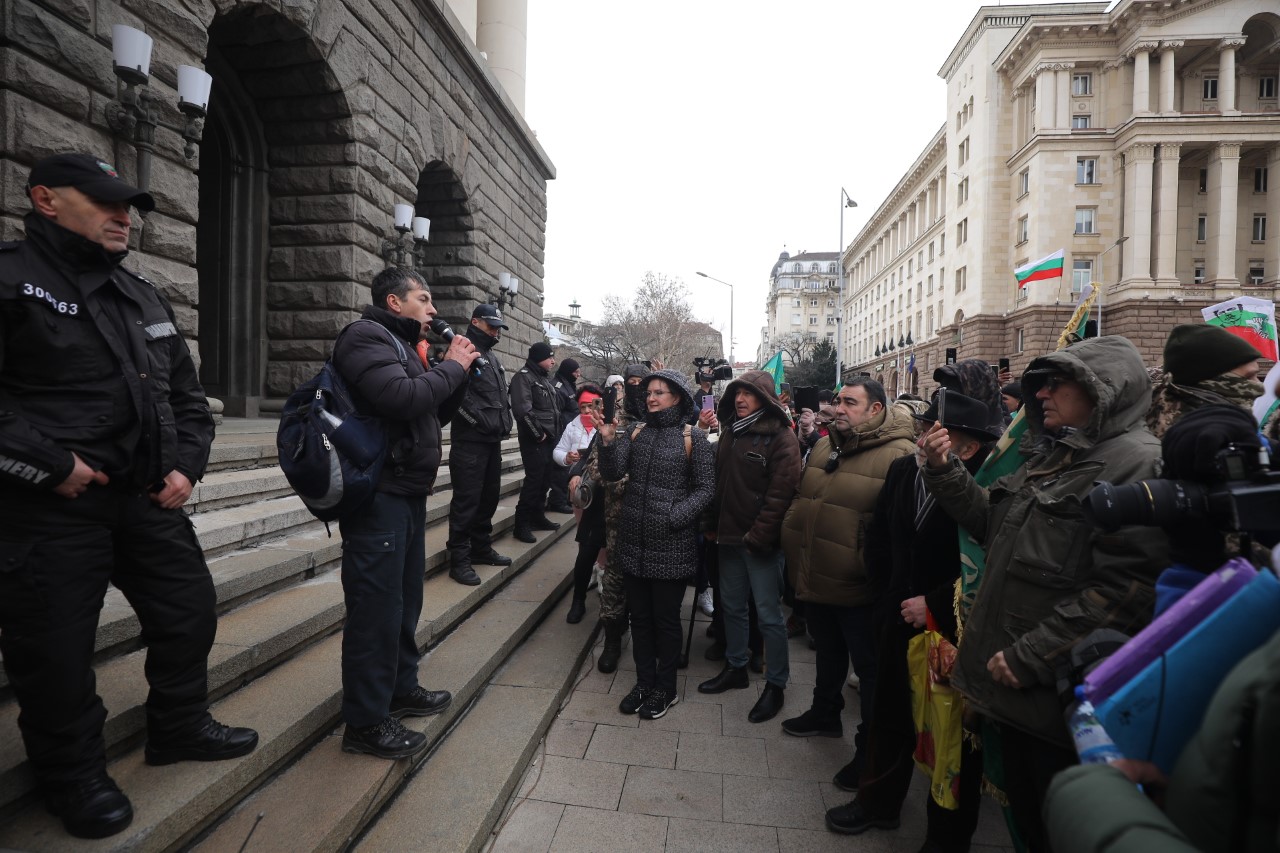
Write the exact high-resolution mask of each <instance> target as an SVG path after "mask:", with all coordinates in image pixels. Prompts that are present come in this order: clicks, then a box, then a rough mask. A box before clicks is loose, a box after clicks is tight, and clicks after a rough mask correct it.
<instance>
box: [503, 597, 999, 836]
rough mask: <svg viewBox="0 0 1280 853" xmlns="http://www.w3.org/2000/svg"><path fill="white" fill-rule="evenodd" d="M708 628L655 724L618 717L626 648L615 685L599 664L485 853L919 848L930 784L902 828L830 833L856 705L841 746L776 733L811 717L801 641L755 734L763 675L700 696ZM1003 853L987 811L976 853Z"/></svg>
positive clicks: (849, 706) (911, 804)
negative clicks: (781, 691)
mask: <svg viewBox="0 0 1280 853" xmlns="http://www.w3.org/2000/svg"><path fill="white" fill-rule="evenodd" d="M691 596H692V592H690V598H689V599H687V600H686V602H685V606H684V612H685V613H686V614H687V613H688V612H689V606H690V603H691ZM590 603H591V604H593V605H594V603H595V601H594V598H593V599H592V601H591V602H590ZM565 607H567V603H566V604H565ZM560 610H563V607H562V608H560ZM698 617H699V619H700V620H703V619H705V617H703V616H702V614H698ZM548 618H563V613H562V612H560V611H557V612H556V613H553V614H552V615H551V616H549V617H548ZM686 624H687V623H686ZM704 629H705V622H700V623H699V624H698V626H697V627H696V629H695V631H694V640H693V653H692V654H691V655H690V661H689V668H688V669H686V670H683V671H682V674H681V676H680V679H679V683H678V686H679V690H680V702H679V704H677V705H676V706H674V707H673V708H672V709H671V710H670V711H668V712H667V714H666V716H665V717H663V718H662V719H660V720H653V721H644V720H640V719H639V718H638V717H637V716H635V715H630V716H627V715H624V714H622V713H620V712H619V711H618V702H619V701H620V700H621V699H622V697H623V696H625V695H626V694H627V692H628V691H629V690H630V689H631V687H632V686H633V685H634V684H635V665H634V664H633V663H632V661H631V658H630V647H629V645H628V646H627V647H625V648H624V651H623V659H622V664H621V666H620V667H619V669H618V671H617V672H616V673H614V674H612V675H602V674H601V673H599V672H597V671H596V669H595V654H594V653H593V655H592V656H591V658H590V659H589V660H588V661H587V666H586V667H584V670H583V676H582V678H581V680H580V682H579V683H578V684H577V686H576V687H575V688H574V690H573V693H572V694H571V695H570V697H569V701H568V703H567V704H566V705H565V707H564V708H563V709H562V710H561V712H560V715H559V716H558V717H557V719H556V721H555V722H554V723H553V724H552V726H551V730H550V732H548V734H547V738H546V743H545V745H544V749H542V750H541V751H540V752H539V754H538V755H537V756H535V758H534V760H533V761H532V762H531V763H530V765H529V769H528V771H527V773H526V774H525V778H524V781H523V782H522V784H521V786H520V789H519V791H518V793H517V795H516V796H515V797H514V798H513V800H512V802H511V804H510V805H509V806H508V810H507V812H506V814H505V815H504V817H503V821H502V822H501V823H500V824H499V830H498V833H497V836H496V838H495V839H494V840H493V842H492V843H491V844H490V846H489V850H490V851H491V853H548V851H553V853H586V851H630V850H636V851H645V853H654V851H662V850H665V851H668V852H669V853H675V851H680V853H695V851H697V853H711V851H732V853H748V852H749V851H770V853H792V851H795V853H815V852H816V851H825V850H858V851H867V853H914V852H915V851H916V850H917V849H918V848H919V847H920V845H921V843H922V842H923V839H924V819H925V818H924V798H925V797H926V796H927V793H928V791H927V787H926V785H925V783H924V776H923V775H922V774H917V776H916V782H915V784H914V785H913V788H912V793H911V795H910V796H909V797H908V799H907V802H906V804H905V806H904V807H903V811H902V826H901V828H899V829H898V830H894V831H885V830H870V831H869V832H867V833H864V834H863V835H859V836H844V835H838V834H836V833H833V832H830V831H828V830H827V829H826V826H825V824H824V822H823V815H824V813H825V811H826V810H827V809H828V808H831V807H832V806H836V805H840V804H842V803H844V802H847V801H848V800H849V799H850V798H851V797H852V795H851V794H847V793H845V792H844V791H841V790H840V789H839V788H837V787H835V786H834V785H833V784H831V777H832V776H833V775H834V774H835V772H836V771H837V770H838V769H840V767H841V766H843V765H844V764H845V762H847V761H848V760H849V759H850V758H852V756H853V732H854V729H855V728H856V726H857V721H858V714H859V704H858V694H857V692H856V691H855V690H853V689H852V688H848V689H846V691H845V701H846V708H845V719H844V737H843V738H841V739H839V740H837V739H834V738H794V737H790V736H788V735H787V734H785V733H784V732H783V731H782V728H781V727H780V725H779V723H780V722H781V721H782V720H783V719H785V718H787V717H790V716H795V715H798V714H800V713H802V712H803V711H804V710H805V709H806V708H808V706H809V699H810V691H811V689H812V685H813V678H814V665H813V652H812V651H811V650H810V649H809V647H808V643H807V641H806V640H804V639H794V640H792V641H791V684H790V685H789V687H788V689H787V704H786V707H785V708H784V709H783V711H782V713H781V714H779V716H778V717H777V718H775V719H774V720H771V721H770V722H767V723H761V724H759V725H756V724H752V723H750V722H748V721H747V711H748V710H750V708H751V706H752V705H753V704H754V703H755V700H756V698H757V697H758V696H759V692H760V689H761V686H762V685H763V677H762V676H756V675H754V674H753V675H752V678H753V682H752V685H751V687H750V688H749V689H747V690H733V691H729V692H728V693H723V694H720V695H718V696H704V695H702V694H700V693H698V691H697V686H698V682H700V681H702V680H704V679H706V678H709V677H710V676H712V675H715V674H716V673H717V672H719V671H720V667H721V666H722V664H721V663H719V662H715V663H713V662H711V661H708V660H706V659H705V658H704V657H703V652H704V651H705V649H706V647H707V646H708V645H709V644H710V640H708V639H707V638H706V636H705V630H704ZM598 651H599V646H597V648H596V650H595V652H596V653H598ZM1008 844H1009V840H1008V835H1007V834H1006V832H1005V829H1004V824H1003V822H1002V820H1001V818H1000V815H999V812H998V810H997V809H996V807H995V806H994V804H993V803H991V801H990V800H984V802H983V812H982V819H981V821H980V823H979V825H978V831H977V833H976V834H975V836H974V839H973V847H972V850H973V851H974V853H1006V851H1007V852H1008V853H1011V851H1012V849H1013V848H1012V847H1009V846H1008Z"/></svg>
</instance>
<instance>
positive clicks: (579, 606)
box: [564, 598, 587, 625]
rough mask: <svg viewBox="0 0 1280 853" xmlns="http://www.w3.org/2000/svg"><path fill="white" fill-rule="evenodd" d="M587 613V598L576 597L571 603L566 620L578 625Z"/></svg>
mask: <svg viewBox="0 0 1280 853" xmlns="http://www.w3.org/2000/svg"><path fill="white" fill-rule="evenodd" d="M586 614H587V602H586V600H585V599H581V598H575V599H574V600H573V602H572V603H571V604H570V605H569V615H568V616H566V617H564V621H566V622H568V623H569V624H570V625H577V624H578V623H579V622H581V621H582V617H583V616H585V615H586Z"/></svg>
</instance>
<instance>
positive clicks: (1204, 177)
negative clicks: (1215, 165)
mask: <svg viewBox="0 0 1280 853" xmlns="http://www.w3.org/2000/svg"><path fill="white" fill-rule="evenodd" d="M1208 191H1209V170H1208V169H1201V170H1200V177H1199V184H1198V189H1197V190H1196V192H1202V193H1207V192H1208Z"/></svg>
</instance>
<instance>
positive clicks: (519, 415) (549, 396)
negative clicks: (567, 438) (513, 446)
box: [511, 361, 562, 441]
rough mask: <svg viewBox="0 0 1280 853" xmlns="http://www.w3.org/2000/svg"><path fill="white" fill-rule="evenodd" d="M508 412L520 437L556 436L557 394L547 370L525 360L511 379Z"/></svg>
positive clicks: (549, 437)
mask: <svg viewBox="0 0 1280 853" xmlns="http://www.w3.org/2000/svg"><path fill="white" fill-rule="evenodd" d="M511 414H513V415H515V418H516V423H517V424H518V427H519V431H520V437H521V438H523V439H527V440H532V441H543V440H544V439H545V440H549V441H554V440H556V439H558V438H559V437H560V429H561V426H562V424H561V420H560V401H559V397H558V396H557V394H556V389H555V388H554V387H552V385H551V380H550V379H549V378H548V377H547V371H545V370H543V369H542V368H541V367H539V366H538V365H537V364H536V363H535V362H531V361H525V363H524V367H522V368H520V372H519V373H517V374H516V375H515V377H514V378H513V379H512V380H511Z"/></svg>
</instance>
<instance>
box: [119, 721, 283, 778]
mask: <svg viewBox="0 0 1280 853" xmlns="http://www.w3.org/2000/svg"><path fill="white" fill-rule="evenodd" d="M257 745H258V733H257V732H255V731H254V730H253V729H245V728H238V727H233V726H224V725H223V724H222V723H220V722H218V721H217V720H215V719H213V718H212V717H210V718H209V719H208V720H207V721H206V722H205V723H204V725H202V726H200V728H198V729H196V730H195V731H193V732H190V733H189V734H187V735H184V736H180V737H176V738H172V739H170V740H157V739H152V738H148V739H147V747H146V749H145V750H143V756H144V758H145V760H146V762H147V764H150V765H151V766H152V767H160V766H162V765H165V764H174V763H176V762H179V761H224V760H226V759H228V758H239V757H240V756H242V755H248V754H249V753H251V752H253V749H254V747H256V746H257Z"/></svg>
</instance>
